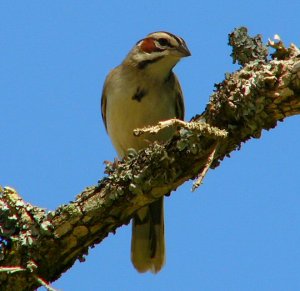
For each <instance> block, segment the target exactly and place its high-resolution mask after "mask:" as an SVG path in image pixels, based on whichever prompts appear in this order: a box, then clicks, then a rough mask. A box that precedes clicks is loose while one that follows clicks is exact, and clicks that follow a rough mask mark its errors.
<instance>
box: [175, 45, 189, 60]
mask: <svg viewBox="0 0 300 291" xmlns="http://www.w3.org/2000/svg"><path fill="white" fill-rule="evenodd" d="M177 50H178V52H179V53H180V55H181V57H183V58H184V57H189V56H190V55H191V52H190V50H189V49H188V48H187V46H186V44H182V45H181V46H179V47H178V48H177Z"/></svg>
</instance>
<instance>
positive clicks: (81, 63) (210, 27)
mask: <svg viewBox="0 0 300 291" xmlns="http://www.w3.org/2000/svg"><path fill="white" fill-rule="evenodd" d="M251 2H252V3H251ZM258 3H259V4H258ZM299 11H300V2H299V0H290V1H274V0H273V1H259V2H258V1H257V2H255V1H214V0H213V1H199V0H186V1H171V0H166V1H136V0H130V1H121V0H119V1H116V0H110V1H100V0H99V1H95V0H89V1H77V0H72V1H61V0H60V1H57V0H53V1H11V0H9V1H4V0H3V1H1V3H0V35H1V44H0V88H1V89H0V90H1V91H0V94H1V96H0V108H1V114H0V132H1V142H0V169H1V170H0V171H1V172H0V184H2V185H3V186H5V185H9V186H12V187H15V188H16V189H17V190H18V191H19V193H20V194H21V195H22V196H23V197H24V199H25V200H26V201H28V202H30V203H32V204H35V205H38V206H40V207H44V208H47V209H49V210H53V209H55V208H56V207H57V206H59V205H60V204H63V203H68V202H69V201H70V200H73V199H74V197H75V195H76V194H78V193H80V192H81V191H82V190H83V189H84V188H85V187H86V186H89V185H94V184H96V183H97V181H98V180H99V179H101V178H102V177H103V175H104V174H103V169H104V166H103V161H104V160H113V158H114V157H115V156H116V154H115V152H114V149H113V147H112V145H111V143H110V140H109V138H108V136H107V135H106V132H105V130H104V127H103V124H102V121H101V117H100V110H99V103H100V95H101V90H102V84H103V81H104V78H105V76H106V74H107V73H108V71H109V70H110V69H112V68H113V67H114V66H116V65H118V64H119V63H120V62H121V61H122V59H123V58H124V57H125V55H126V54H127V52H128V51H129V49H130V48H131V47H132V46H133V45H134V44H135V42H136V41H137V40H139V39H141V38H142V37H144V36H145V35H146V34H148V33H149V32H153V31H156V30H167V31H170V32H173V33H175V34H178V35H180V36H182V37H183V38H184V39H185V40H186V42H187V44H188V46H189V48H190V50H191V51H192V57H190V58H187V59H184V60H183V61H182V62H181V63H180V64H179V65H178V66H177V67H176V72H177V74H178V76H179V78H180V80H181V84H182V87H183V90H184V93H185V97H186V119H190V118H191V117H192V116H193V115H195V114H196V113H200V112H201V111H202V110H203V109H204V107H205V104H206V103H207V102H208V98H209V95H210V94H211V92H212V91H213V89H214V87H213V84H214V83H217V82H220V81H222V79H223V76H224V73H225V72H230V71H233V70H235V69H236V68H237V67H236V66H234V65H232V61H231V59H230V57H229V54H230V48H229V47H228V46H227V34H228V33H230V32H231V31H232V30H233V28H235V27H238V26H241V25H245V26H247V27H248V28H249V29H250V33H251V34H257V33H261V34H263V36H264V40H265V41H267V39H268V38H269V37H273V35H274V34H279V35H280V36H281V37H282V39H283V40H284V41H286V43H290V42H295V43H296V44H298V45H300V40H299V36H300V21H299ZM299 122H300V118H299V116H298V117H292V118H289V119H287V120H285V121H284V122H283V123H280V124H279V126H278V127H277V128H276V129H275V130H272V131H270V132H263V135H262V138H261V139H259V140H252V141H250V142H248V143H247V144H245V145H244V146H243V147H242V150H241V151H239V152H234V153H233V154H232V156H231V158H229V159H226V160H225V161H224V162H222V164H221V166H220V167H219V168H217V169H216V170H214V171H210V172H209V174H208V176H207V177H206V179H205V181H204V185H203V186H202V187H201V188H200V189H199V190H198V191H197V192H196V193H191V192H190V189H191V187H192V183H191V182H188V183H186V184H185V185H183V186H182V187H180V188H179V189H178V191H177V192H176V193H174V194H173V195H172V196H171V197H169V198H167V199H166V211H165V212H166V235H167V264H166V266H165V268H164V269H163V271H162V272H161V273H159V274H158V275H156V276H154V275H152V274H146V275H140V274H138V273H136V271H135V270H134V269H133V267H132V266H131V263H130V258H129V249H130V235H131V234H130V232H131V227H130V226H127V227H122V228H120V229H119V230H118V231H117V233H116V234H115V235H110V236H109V238H107V239H106V240H105V241H103V243H102V244H101V245H98V246H96V247H95V248H94V249H91V250H90V253H89V255H88V257H87V259H86V262H85V263H76V264H75V266H74V267H73V268H72V269H71V270H69V271H68V272H67V273H66V274H64V275H63V276H62V278H61V279H59V280H58V281H56V282H55V283H54V284H53V285H54V286H55V287H56V288H59V289H62V290H65V291H69V290H72V291H73V290H75V291H77V290H87V291H90V290H143V291H147V290H205V291H219V290H230V291H233V290H300V276H299V270H300V211H299V209H300V186H299V164H300V153H299V148H300V131H299Z"/></svg>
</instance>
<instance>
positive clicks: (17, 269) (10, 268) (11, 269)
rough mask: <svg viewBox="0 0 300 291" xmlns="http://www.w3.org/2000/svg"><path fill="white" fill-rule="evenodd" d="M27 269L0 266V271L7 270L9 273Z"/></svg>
mask: <svg viewBox="0 0 300 291" xmlns="http://www.w3.org/2000/svg"><path fill="white" fill-rule="evenodd" d="M24 271H26V269H24V268H21V267H0V272H6V273H8V274H13V273H16V272H24Z"/></svg>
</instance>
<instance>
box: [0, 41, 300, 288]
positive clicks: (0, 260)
mask: <svg viewBox="0 0 300 291" xmlns="http://www.w3.org/2000/svg"><path fill="white" fill-rule="evenodd" d="M280 42H281V41H280ZM235 43H236V41H235ZM238 43H239V45H241V42H238ZM269 45H270V46H272V47H273V48H275V53H274V54H273V56H274V57H276V58H277V59H273V60H270V61H268V60H266V59H264V58H261V57H259V54H257V53H256V56H257V57H255V58H254V59H253V58H250V59H249V60H248V61H247V59H246V60H245V58H243V62H242V64H243V65H244V67H243V68H241V69H240V70H239V71H237V72H235V73H233V74H227V75H226V78H225V80H224V81H223V82H222V83H220V84H217V85H216V91H215V92H214V94H213V95H212V96H211V98H210V102H209V103H208V105H207V107H206V109H205V111H204V112H203V113H202V114H200V115H198V116H197V117H195V118H193V120H192V122H191V123H182V124H180V123H176V125H178V126H179V127H180V128H181V129H180V130H179V131H178V133H177V134H176V136H174V138H173V139H172V140H171V141H169V142H168V143H167V144H165V145H160V144H153V145H151V146H150V147H149V148H147V149H145V150H143V151H141V152H140V153H138V155H137V154H135V153H131V154H130V155H129V156H128V157H126V158H125V159H124V160H122V161H120V162H115V163H112V164H108V166H107V169H106V172H107V174H108V175H107V176H106V177H105V178H103V179H102V180H101V181H99V183H98V185H96V186H92V187H88V188H86V189H85V190H84V191H83V192H82V193H81V194H80V195H78V196H77V198H76V200H75V201H73V202H71V203H70V204H68V205H62V206H60V207H58V208H57V209H56V210H55V211H52V212H46V211H45V210H43V209H41V208H38V207H35V206H32V205H30V204H28V203H25V202H24V201H23V200H22V198H21V197H20V196H19V195H18V194H17V193H16V192H15V190H13V189H11V188H4V189H2V188H1V189H0V266H1V268H2V271H1V272H0V282H1V283H0V285H1V287H2V286H5V287H4V288H5V290H32V289H34V288H37V287H38V286H41V285H42V282H44V284H46V285H45V286H48V283H46V282H52V281H54V280H56V279H57V278H59V277H60V276H61V275H62V273H63V272H65V271H67V270H68V269H69V268H71V267H72V265H73V264H74V262H75V261H76V260H77V259H79V260H81V261H83V260H84V256H85V255H87V253H88V249H89V248H90V247H93V246H94V245H95V244H98V243H100V242H101V241H102V240H103V239H104V238H105V237H106V236H107V235H108V234H109V233H111V232H112V233H114V232H115V231H116V229H117V228H118V227H120V226H122V225H124V224H128V223H129V221H130V219H131V217H132V215H133V213H134V212H135V211H136V210H137V209H139V208H140V207H142V206H145V205H147V204H149V203H151V202H153V201H154V200H155V199H158V198H159V197H161V196H163V195H165V194H166V193H170V192H171V191H173V190H175V189H176V188H177V187H178V186H180V185H181V184H183V183H184V182H185V181H187V180H189V179H193V178H195V177H197V176H198V175H199V173H200V177H201V180H202V179H203V177H204V175H205V173H206V172H207V170H208V168H209V167H210V168H215V167H217V166H218V165H219V164H220V162H221V161H222V160H223V159H224V157H226V156H229V154H230V153H231V152H232V151H234V150H236V149H240V147H241V144H242V143H243V142H246V141H247V140H248V139H250V138H259V137H260V135H261V132H262V130H263V129H266V130H269V129H271V128H274V127H275V126H276V124H277V122H278V121H282V120H283V119H284V118H286V117H288V116H292V115H296V114H299V113H300V58H299V56H300V55H299V50H298V48H296V46H294V45H291V47H290V48H285V47H284V45H283V44H282V42H281V43H280V45H279V42H276V43H275V42H273V43H272V42H269ZM241 51H243V50H241ZM262 51H263V50H262ZM248 53H249V51H247V54H248ZM238 55H239V52H237V53H236V54H235V58H236V59H238V57H239V56H238ZM167 124H168V122H167ZM158 130H159V129H158ZM216 145H217V146H216ZM200 183H201V181H200ZM200 183H199V184H200ZM32 264H34V266H35V267H32ZM30 266H31V267H30ZM36 278H39V280H37V279H36ZM40 280H41V281H40Z"/></svg>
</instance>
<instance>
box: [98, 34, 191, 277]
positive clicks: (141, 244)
mask: <svg viewBox="0 0 300 291" xmlns="http://www.w3.org/2000/svg"><path fill="white" fill-rule="evenodd" d="M190 55H191V52H190V50H189V49H188V47H187V45H186V43H185V41H184V40H183V38H181V37H179V36H176V35H175V34H172V33H170V32H166V31H156V32H153V33H150V34H148V35H147V36H146V37H145V38H143V39H141V40H139V41H138V42H137V43H136V44H135V45H134V46H133V48H132V49H131V50H130V51H129V53H128V54H127V56H126V57H125V59H124V60H123V62H122V63H121V64H120V65H119V66H117V67H116V68H114V69H113V70H111V71H110V73H109V74H108V75H107V77H106V79H105V82H104V85H103V90H102V97H101V112H102V119H103V122H104V125H105V128H106V131H107V133H108V135H109V137H110V139H111V141H112V144H113V146H114V148H115V149H116V152H117V154H118V156H119V158H124V157H125V156H126V155H127V154H128V153H129V151H130V149H134V150H135V151H139V150H141V149H144V148H146V147H148V146H149V144H151V143H153V142H166V141H168V140H169V139H171V138H172V136H173V135H174V133H175V132H176V128H172V127H170V128H166V129H163V130H161V131H160V132H159V133H157V134H156V135H150V134H144V135H142V136H139V137H137V136H134V134H133V130H134V129H137V128H143V127H145V126H149V125H156V124H157V123H158V122H160V121H163V120H168V119H172V118H177V119H181V120H183V119H184V98H183V93H182V90H181V86H180V83H179V81H178V79H177V77H176V75H175V74H174V72H173V68H174V66H175V65H176V64H177V63H178V62H179V60H180V59H181V58H184V57H188V56H190ZM166 194H167V193H166ZM165 257H166V251H165V235H164V206H163V197H162V198H159V199H158V200H157V201H155V202H153V203H151V204H150V205H148V206H145V207H142V208H141V209H139V210H138V211H137V212H136V214H135V215H134V217H133V222H132V238H131V261H132V263H133V265H134V267H135V269H136V270H137V271H138V272H140V273H144V272H147V271H150V272H152V273H154V274H155V273H158V272H159V271H160V270H161V269H162V267H163V266H164V264H165Z"/></svg>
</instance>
